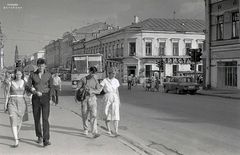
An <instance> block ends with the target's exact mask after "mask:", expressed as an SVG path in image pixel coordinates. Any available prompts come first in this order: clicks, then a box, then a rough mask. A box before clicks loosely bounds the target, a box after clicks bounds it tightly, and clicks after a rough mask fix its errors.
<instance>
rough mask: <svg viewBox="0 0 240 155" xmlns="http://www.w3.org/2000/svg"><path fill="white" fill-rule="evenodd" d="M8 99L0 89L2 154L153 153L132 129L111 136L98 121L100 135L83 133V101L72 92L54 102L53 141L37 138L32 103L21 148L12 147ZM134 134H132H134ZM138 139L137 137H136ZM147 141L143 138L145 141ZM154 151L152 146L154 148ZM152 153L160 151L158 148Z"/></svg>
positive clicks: (22, 132)
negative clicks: (6, 109)
mask: <svg viewBox="0 0 240 155" xmlns="http://www.w3.org/2000/svg"><path fill="white" fill-rule="evenodd" d="M3 103H4V100H3V96H2V90H0V150H1V151H0V154H1V155H13V154H14V155H15V154H16V155H22V154H24V155H28V154H29V155H32V154H36V155H45V154H50V155H55V154H57V155H65V154H69V155H70V154H71V155H72V154H73V155H75V154H83V155H85V154H87V155H113V154H114V155H122V154H125V155H134V154H142V155H144V154H149V153H148V152H147V153H146V152H145V151H146V150H148V151H149V149H148V148H147V149H146V150H145V148H142V147H141V148H139V146H140V145H138V143H136V141H137V142H141V141H138V139H135V137H133V138H131V139H127V138H128V137H129V136H127V137H126V136H125V135H127V134H129V133H122V132H121V134H124V135H120V136H119V137H113V136H108V135H107V134H106V131H105V130H104V126H105V125H104V123H103V122H102V121H98V123H99V125H98V129H99V133H100V134H101V136H100V137H98V138H96V139H93V138H92V136H91V135H90V134H89V136H85V135H83V131H82V119H81V117H80V105H79V104H76V103H75V102H74V99H73V97H72V96H61V97H60V103H59V105H57V106H54V105H51V111H50V118H49V120H50V136H51V137H50V141H51V143H52V145H50V146H48V147H45V148H44V147H43V146H42V145H39V144H37V143H36V142H35V140H36V136H35V132H34V123H33V116H32V112H31V111H32V108H31V105H29V107H28V108H29V121H27V122H24V123H23V126H22V129H21V132H20V138H21V141H20V143H19V147H18V148H11V145H12V144H13V143H14V141H13V136H12V132H11V128H10V123H9V116H8V114H6V113H4V112H3V106H4V104H3ZM130 135H131V134H130ZM133 139H134V141H132V140H133ZM141 144H143V142H141ZM150 151H151V150H150ZM150 154H154V155H155V154H159V153H155V152H154V151H153V152H151V153H150Z"/></svg>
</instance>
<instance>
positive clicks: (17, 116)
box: [4, 69, 28, 147]
mask: <svg viewBox="0 0 240 155" xmlns="http://www.w3.org/2000/svg"><path fill="white" fill-rule="evenodd" d="M14 75H15V76H14V78H13V80H12V81H11V82H10V86H9V89H8V92H7V94H6V100H5V106H4V108H5V111H8V113H9V117H10V124H11V128H12V133H13V137H14V140H15V144H14V145H13V147H18V144H19V132H20V129H21V126H22V122H23V121H27V120H28V111H27V103H26V100H25V93H26V91H25V86H26V83H25V81H24V80H23V72H22V71H21V70H20V69H16V70H15V71H14Z"/></svg>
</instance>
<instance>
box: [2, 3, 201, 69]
mask: <svg viewBox="0 0 240 155" xmlns="http://www.w3.org/2000/svg"><path fill="white" fill-rule="evenodd" d="M0 6H1V8H0V22H1V27H2V31H3V33H4V36H5V37H4V55H5V56H4V61H5V66H10V65H13V62H14V52H15V46H16V45H17V46H18V50H19V54H20V55H31V54H33V53H35V52H37V51H39V50H42V49H43V47H44V46H45V45H47V44H48V43H49V41H51V40H56V39H58V38H61V37H62V35H63V33H65V32H67V31H71V30H73V29H76V28H80V27H82V26H87V25H89V24H93V23H96V22H107V23H108V24H112V25H114V26H120V27H124V26H127V25H130V24H131V23H132V22H133V17H134V16H138V17H139V18H140V20H144V19H147V18H174V16H175V18H181V19H184V18H188V19H204V17H205V14H204V0H0ZM173 12H175V15H174V13H173Z"/></svg>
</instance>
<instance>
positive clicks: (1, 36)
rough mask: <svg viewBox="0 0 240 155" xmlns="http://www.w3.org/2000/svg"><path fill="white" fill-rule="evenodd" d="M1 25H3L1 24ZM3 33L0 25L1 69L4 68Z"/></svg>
mask: <svg viewBox="0 0 240 155" xmlns="http://www.w3.org/2000/svg"><path fill="white" fill-rule="evenodd" d="M0 24H1V23H0ZM3 37H4V36H3V33H2V27H1V25H0V69H3V68H4V44H3Z"/></svg>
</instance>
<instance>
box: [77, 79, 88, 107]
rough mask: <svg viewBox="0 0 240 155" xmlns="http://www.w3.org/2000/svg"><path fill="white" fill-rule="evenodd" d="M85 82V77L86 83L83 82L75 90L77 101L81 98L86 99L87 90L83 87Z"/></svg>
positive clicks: (81, 99) (80, 100)
mask: <svg viewBox="0 0 240 155" xmlns="http://www.w3.org/2000/svg"><path fill="white" fill-rule="evenodd" d="M86 84H87V79H86V83H83V85H82V87H81V88H79V89H78V90H77V92H76V100H77V101H79V102H82V101H83V100H85V99H86V95H87V91H86V88H85V85H86Z"/></svg>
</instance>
